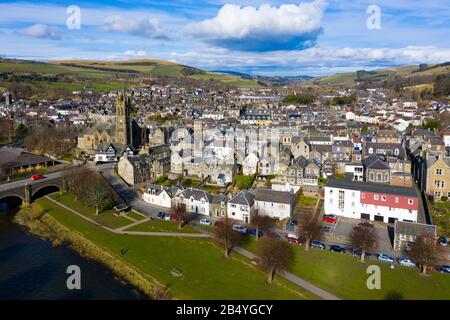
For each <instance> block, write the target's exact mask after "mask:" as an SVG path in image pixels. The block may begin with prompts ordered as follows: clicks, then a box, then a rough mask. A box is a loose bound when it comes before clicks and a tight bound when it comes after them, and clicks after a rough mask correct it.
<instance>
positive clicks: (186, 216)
mask: <svg viewBox="0 0 450 320" xmlns="http://www.w3.org/2000/svg"><path fill="white" fill-rule="evenodd" d="M172 214H174V215H176V216H177V219H178V229H179V230H181V229H182V228H183V227H184V226H185V225H186V224H188V223H189V221H191V220H192V214H191V213H190V212H187V210H186V205H185V204H184V203H179V204H177V205H176V206H175V208H174V209H173V211H172Z"/></svg>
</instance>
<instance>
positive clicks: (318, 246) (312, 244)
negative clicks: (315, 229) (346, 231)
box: [311, 240, 327, 250]
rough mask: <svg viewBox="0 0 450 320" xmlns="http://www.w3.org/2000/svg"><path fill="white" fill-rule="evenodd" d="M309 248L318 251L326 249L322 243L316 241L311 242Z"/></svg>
mask: <svg viewBox="0 0 450 320" xmlns="http://www.w3.org/2000/svg"><path fill="white" fill-rule="evenodd" d="M311 247H312V248H318V249H321V250H325V249H326V248H327V247H326V245H325V244H323V243H322V242H320V241H317V240H313V241H311Z"/></svg>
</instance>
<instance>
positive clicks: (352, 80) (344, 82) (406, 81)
mask: <svg viewBox="0 0 450 320" xmlns="http://www.w3.org/2000/svg"><path fill="white" fill-rule="evenodd" d="M442 74H449V75H450V62H446V63H441V64H435V65H426V64H421V65H411V66H401V67H388V68H381V69H377V70H373V71H365V70H359V71H356V72H348V73H337V74H333V75H330V76H326V77H321V78H315V79H312V80H310V81H308V82H309V83H312V84H316V85H325V86H355V85H357V84H372V85H387V86H389V85H393V84H396V83H400V84H402V85H404V86H411V87H414V86H420V85H422V86H423V85H430V84H432V83H433V81H434V79H435V77H436V76H438V75H442Z"/></svg>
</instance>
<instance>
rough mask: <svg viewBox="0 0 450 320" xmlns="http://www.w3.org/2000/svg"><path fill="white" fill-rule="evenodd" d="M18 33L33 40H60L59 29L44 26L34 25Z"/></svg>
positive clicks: (60, 32)
mask: <svg viewBox="0 0 450 320" xmlns="http://www.w3.org/2000/svg"><path fill="white" fill-rule="evenodd" d="M19 33H20V34H23V35H26V36H29V37H34V38H43V39H51V40H61V39H62V31H61V29H59V28H55V27H50V26H48V25H46V24H34V25H32V26H31V27H28V28H25V29H22V30H20V31H19Z"/></svg>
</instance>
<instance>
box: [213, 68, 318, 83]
mask: <svg viewBox="0 0 450 320" xmlns="http://www.w3.org/2000/svg"><path fill="white" fill-rule="evenodd" d="M214 72H220V73H225V74H229V75H233V76H238V77H241V78H243V79H248V80H254V81H258V82H260V83H267V84H273V85H288V84H292V83H296V82H301V81H306V80H310V79H313V77H310V76H306V75H300V76H261V75H251V74H247V73H241V72H236V71H214Z"/></svg>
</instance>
